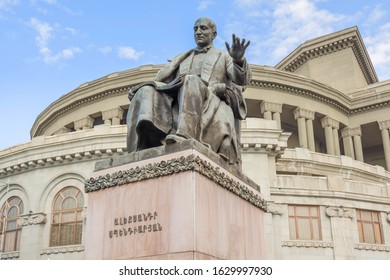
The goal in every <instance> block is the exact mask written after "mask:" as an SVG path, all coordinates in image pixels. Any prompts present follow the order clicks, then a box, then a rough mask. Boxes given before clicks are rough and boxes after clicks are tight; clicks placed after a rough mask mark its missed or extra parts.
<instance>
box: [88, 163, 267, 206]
mask: <svg viewBox="0 0 390 280" xmlns="http://www.w3.org/2000/svg"><path fill="white" fill-rule="evenodd" d="M185 171H196V172H198V173H200V174H202V175H203V176H205V177H207V178H209V179H210V180H211V181H213V182H215V183H217V184H218V185H220V186H221V187H223V188H224V189H227V190H228V191H230V192H232V193H234V194H236V195H237V196H239V197H241V198H242V199H244V200H246V201H247V202H249V203H250V204H252V205H254V206H255V207H257V208H260V209H262V210H264V211H267V206H266V202H265V200H264V199H263V198H261V197H260V196H259V195H258V194H255V193H254V192H253V191H252V190H251V189H250V188H249V187H247V186H245V185H243V184H241V183H240V182H239V181H237V180H234V179H232V178H230V177H229V176H227V175H226V174H225V173H224V172H222V171H220V169H219V168H218V167H214V166H213V165H212V164H210V163H209V162H208V161H206V160H203V159H201V158H200V157H199V156H195V155H189V156H187V157H185V156H182V157H180V158H173V159H170V160H166V161H165V160H163V161H160V162H156V163H153V164H152V163H150V164H147V165H145V166H136V167H134V168H130V169H128V170H121V171H117V172H114V173H112V174H106V175H101V176H98V177H96V178H90V179H88V180H87V182H86V183H85V192H87V193H89V192H93V191H99V190H102V189H106V188H112V187H117V186H121V185H126V184H130V183H133V182H139V181H143V180H148V179H153V178H158V177H162V176H168V175H171V174H174V173H180V172H185Z"/></svg>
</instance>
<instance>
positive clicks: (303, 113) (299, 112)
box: [294, 107, 314, 120]
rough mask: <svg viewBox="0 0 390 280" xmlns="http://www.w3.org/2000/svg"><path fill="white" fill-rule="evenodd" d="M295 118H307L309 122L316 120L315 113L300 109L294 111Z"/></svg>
mask: <svg viewBox="0 0 390 280" xmlns="http://www.w3.org/2000/svg"><path fill="white" fill-rule="evenodd" d="M294 118H295V119H299V118H305V119H309V120H314V112H313V111H309V110H306V109H303V108H300V107H298V108H296V109H295V110H294Z"/></svg>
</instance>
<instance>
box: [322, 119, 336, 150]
mask: <svg viewBox="0 0 390 280" xmlns="http://www.w3.org/2000/svg"><path fill="white" fill-rule="evenodd" d="M321 124H322V127H323V128H324V130H325V141H326V152H327V153H328V154H330V155H340V143H339V133H338V129H339V125H340V123H339V122H338V121H336V120H334V119H332V118H330V117H328V116H326V117H324V118H322V119H321Z"/></svg>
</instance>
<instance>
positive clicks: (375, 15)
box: [367, 6, 386, 24]
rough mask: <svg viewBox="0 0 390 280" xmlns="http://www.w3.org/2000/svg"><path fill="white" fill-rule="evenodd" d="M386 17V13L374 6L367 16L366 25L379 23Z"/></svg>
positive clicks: (379, 7)
mask: <svg viewBox="0 0 390 280" xmlns="http://www.w3.org/2000/svg"><path fill="white" fill-rule="evenodd" d="M385 15H386V11H385V10H383V8H382V7H381V6H376V7H375V8H374V9H373V10H372V11H371V12H370V13H369V15H368V17H367V19H368V23H370V24H373V23H376V22H378V21H380V20H381V19H382V18H383V17H384V16H385Z"/></svg>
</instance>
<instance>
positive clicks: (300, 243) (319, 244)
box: [282, 240, 334, 249]
mask: <svg viewBox="0 0 390 280" xmlns="http://www.w3.org/2000/svg"><path fill="white" fill-rule="evenodd" d="M282 247H297V248H324V249H325V248H333V247H334V245H333V242H326V241H313V240H290V241H282Z"/></svg>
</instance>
